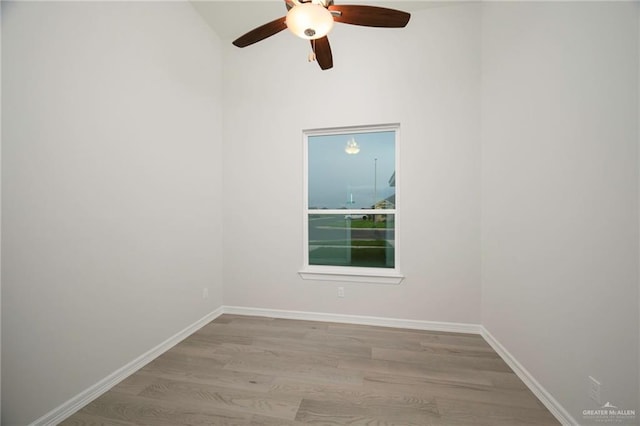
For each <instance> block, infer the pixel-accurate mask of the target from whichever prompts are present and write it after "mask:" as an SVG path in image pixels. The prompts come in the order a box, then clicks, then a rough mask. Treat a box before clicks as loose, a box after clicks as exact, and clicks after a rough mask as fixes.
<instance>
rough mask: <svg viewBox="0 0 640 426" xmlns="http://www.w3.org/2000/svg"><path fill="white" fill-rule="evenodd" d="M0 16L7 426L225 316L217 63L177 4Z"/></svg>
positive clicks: (216, 53)
mask: <svg viewBox="0 0 640 426" xmlns="http://www.w3.org/2000/svg"><path fill="white" fill-rule="evenodd" d="M2 9H3V10H2V15H3V16H2V31H3V34H2V36H3V37H2V38H3V40H2V42H3V46H2V48H3V50H2V63H3V70H2V86H3V93H2V95H3V98H2V110H3V112H4V116H3V128H2V150H3V151H2V197H3V198H2V204H3V212H2V232H3V235H2V237H3V240H2V256H3V265H4V267H3V270H2V285H3V288H2V327H3V328H2V339H3V342H2V349H3V354H2V372H3V374H2V376H3V377H2V381H3V383H2V385H3V392H2V398H3V401H2V406H3V408H4V410H3V412H2V424H3V425H7V426H9V425H25V424H27V423H29V422H31V421H33V420H35V419H36V418H38V417H40V416H41V415H43V414H45V413H47V412H48V411H49V410H51V409H54V408H55V407H57V406H59V405H60V404H62V403H63V402H65V401H67V400H68V399H69V398H71V397H74V396H76V395H77V394H78V393H80V392H81V391H84V390H85V389H87V388H88V387H89V386H91V385H93V384H95V383H96V382H98V380H100V379H103V378H104V377H106V376H107V375H108V374H110V373H112V372H113V371H114V370H116V369H117V368H120V367H122V366H123V365H125V364H126V363H128V362H130V361H132V360H133V359H135V358H136V357H138V356H139V355H141V354H142V353H144V352H146V351H147V350H149V349H151V348H152V347H154V346H156V345H157V344H159V343H161V342H163V341H164V340H165V339H167V338H168V337H170V336H172V335H174V334H175V333H177V332H178V331H180V330H182V329H184V328H185V327H187V326H188V325H190V324H192V323H194V322H195V321H196V320H198V319H200V318H201V317H203V316H204V315H205V314H207V313H210V312H211V311H213V310H214V309H215V308H217V307H218V306H220V305H221V303H222V285H221V278H222V277H221V275H222V274H221V268H222V267H221V249H222V245H221V218H222V216H221V213H220V209H221V207H222V205H223V203H222V201H221V195H222V194H221V180H222V177H221V176H222V175H221V158H220V156H221V99H220V94H221V88H220V77H221V66H220V51H221V47H220V41H219V40H218V39H217V37H216V36H215V35H213V34H212V33H211V31H210V30H209V28H208V27H207V26H206V25H205V24H204V23H203V21H202V20H201V18H200V16H199V15H197V14H196V13H195V12H194V11H193V8H192V7H191V5H190V4H189V3H186V2H178V3H162V2H154V3H148V2H142V3H135V2H127V3H120V2H110V3H98V2H96V3H93V2H91V3H82V2H60V3H57V2H56V3H53V2H37V3H32V2H20V3H9V2H2ZM203 287H209V290H210V297H209V299H208V300H203V299H202V297H201V295H202V288H203Z"/></svg>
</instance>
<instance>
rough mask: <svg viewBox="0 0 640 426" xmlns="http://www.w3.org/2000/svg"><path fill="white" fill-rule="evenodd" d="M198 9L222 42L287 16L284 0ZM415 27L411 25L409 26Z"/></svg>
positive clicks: (206, 0)
mask: <svg viewBox="0 0 640 426" xmlns="http://www.w3.org/2000/svg"><path fill="white" fill-rule="evenodd" d="M454 2H459V1H457V0H444V1H423V0H414V1H410V0H409V1H367V0H345V1H340V0H337V1H336V4H367V5H372V6H382V7H389V8H392V9H400V10H404V11H406V12H409V13H411V12H414V11H416V10H421V9H426V8H432V7H438V6H442V5H444V4H449V3H454ZM191 3H192V4H193V6H194V7H195V8H196V10H197V11H198V12H199V13H200V14H201V15H202V16H203V18H204V19H205V21H206V22H207V23H208V24H209V26H211V28H213V30H214V31H215V32H216V33H217V34H218V35H219V36H220V37H221V38H222V39H235V38H237V37H240V36H241V35H243V34H244V33H246V32H248V31H250V30H252V29H254V28H256V27H258V26H260V25H262V24H266V23H267V22H270V21H273V20H274V19H277V18H279V17H281V16H284V15H285V14H286V13H287V9H286V7H285V4H284V1H283V0H253V1H245V0H235V1H218V0H191ZM409 25H411V23H409Z"/></svg>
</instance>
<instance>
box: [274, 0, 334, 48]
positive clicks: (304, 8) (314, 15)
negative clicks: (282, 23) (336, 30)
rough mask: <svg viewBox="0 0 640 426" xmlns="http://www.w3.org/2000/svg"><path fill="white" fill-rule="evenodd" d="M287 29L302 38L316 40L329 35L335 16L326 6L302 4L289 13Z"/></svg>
mask: <svg viewBox="0 0 640 426" xmlns="http://www.w3.org/2000/svg"><path fill="white" fill-rule="evenodd" d="M286 23H287V28H289V31H291V32H292V33H294V34H295V35H297V36H298V37H300V38H304V39H307V40H315V39H318V38H322V37H324V36H326V35H327V34H329V31H331V28H333V15H331V12H329V11H328V10H327V9H326V8H325V7H324V6H321V5H319V4H313V3H301V4H299V5H297V6H294V7H292V8H291V10H289V12H288V13H287V19H286Z"/></svg>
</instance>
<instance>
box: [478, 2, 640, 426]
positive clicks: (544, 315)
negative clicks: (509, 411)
mask: <svg viewBox="0 0 640 426" xmlns="http://www.w3.org/2000/svg"><path fill="white" fill-rule="evenodd" d="M637 7H638V4H637V3H635V2H634V3H632V2H627V3H617V2H593V3H588V2H575V3H566V2H565V3H488V4H485V6H484V7H483V22H482V52H483V57H482V60H483V61H482V62H483V66H482V75H483V81H482V85H483V86H482V87H483V94H482V98H483V102H482V127H483V130H482V150H483V156H482V170H483V172H482V179H483V185H482V234H483V238H482V253H483V256H482V282H483V286H482V323H483V325H484V326H485V327H486V328H487V329H488V330H489V332H490V333H492V334H493V335H494V336H495V337H496V338H497V339H498V340H499V341H500V342H501V343H502V344H503V345H504V346H505V347H506V348H507V349H508V350H509V351H510V352H511V354H512V355H514V356H515V358H516V359H517V360H518V361H519V362H520V363H521V364H522V365H523V366H524V367H525V368H526V369H527V370H528V371H529V372H530V373H532V374H533V376H534V377H535V378H536V379H537V380H538V381H539V382H540V383H541V384H542V386H544V387H545V388H546V389H547V390H548V391H549V392H551V394H552V395H553V397H554V398H555V399H557V400H558V401H559V402H560V403H561V404H562V405H563V406H564V407H565V408H566V409H568V410H569V412H570V413H571V414H572V415H573V417H574V418H575V419H576V420H577V421H578V422H580V423H587V422H586V421H585V420H584V419H583V418H582V410H584V409H592V408H599V407H598V406H597V405H596V404H595V403H593V402H592V401H590V400H589V398H588V395H587V376H588V375H592V376H594V377H595V378H597V379H599V380H600V381H601V382H602V386H603V387H602V399H603V401H602V402H603V403H605V402H607V401H610V402H611V403H613V404H615V405H617V406H618V407H620V408H625V409H636V410H637V408H638V407H637V406H636V403H637V402H638V397H637V392H638V375H639V373H638V341H637V336H638V127H637V120H638V12H637V10H636V8H637Z"/></svg>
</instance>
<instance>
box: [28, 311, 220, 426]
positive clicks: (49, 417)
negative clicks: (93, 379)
mask: <svg viewBox="0 0 640 426" xmlns="http://www.w3.org/2000/svg"><path fill="white" fill-rule="evenodd" d="M222 313H223V308H222V307H220V308H218V309H216V310H215V311H213V312H211V313H209V314H207V315H205V316H204V317H202V318H200V319H199V320H197V321H196V322H194V323H193V324H191V325H189V326H188V327H186V328H185V329H184V330H181V331H179V332H178V333H176V334H174V335H173V336H171V337H169V338H168V339H167V340H165V341H164V342H162V343H160V344H159V345H158V346H156V347H155V348H153V349H150V350H149V351H147V352H145V353H144V354H142V355H140V356H139V357H138V358H136V359H134V360H133V361H131V362H129V363H128V364H126V365H125V366H123V367H121V368H119V369H118V370H116V371H114V372H113V373H111V374H110V375H108V376H107V377H105V378H104V379H102V380H100V381H99V382H98V383H96V384H95V385H93V386H91V387H89V388H87V389H85V390H84V391H83V392H81V393H79V394H78V395H76V396H75V397H73V398H71V399H70V400H68V401H66V402H65V403H63V404H62V405H60V406H58V407H56V408H54V409H53V410H51V411H49V412H48V413H47V414H45V415H44V416H42V417H40V418H39V419H38V420H36V421H34V422H33V423H31V424H30V425H29V426H45V425H46V426H50V425H51V426H53V425H57V424H58V423H60V422H62V421H63V420H65V419H66V418H67V417H70V416H71V415H72V414H74V413H75V412H77V411H78V410H80V409H81V408H82V407H84V406H85V405H87V404H89V403H90V402H91V401H93V400H94V399H96V398H98V397H99V396H100V395H102V394H103V393H105V392H107V391H108V390H109V389H111V388H112V387H114V386H115V385H117V384H118V383H120V382H121V381H123V380H124V379H126V378H127V377H129V376H130V375H131V374H133V373H135V372H136V371H138V370H139V369H141V368H142V367H144V366H145V365H147V364H148V363H150V362H151V361H153V360H154V359H156V358H157V357H159V356H160V355H162V354H163V353H165V352H166V351H168V350H169V349H171V348H172V347H173V346H175V345H176V344H178V343H179V342H180V341H182V340H184V339H185V338H186V337H189V336H190V335H191V334H193V333H195V332H196V331H198V330H199V329H200V328H202V327H203V326H205V325H206V324H208V323H209V322H211V321H213V320H214V319H216V318H218V317H219V316H220V315H222Z"/></svg>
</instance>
